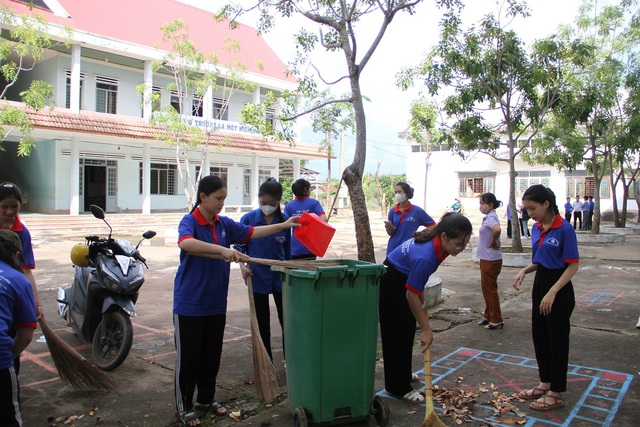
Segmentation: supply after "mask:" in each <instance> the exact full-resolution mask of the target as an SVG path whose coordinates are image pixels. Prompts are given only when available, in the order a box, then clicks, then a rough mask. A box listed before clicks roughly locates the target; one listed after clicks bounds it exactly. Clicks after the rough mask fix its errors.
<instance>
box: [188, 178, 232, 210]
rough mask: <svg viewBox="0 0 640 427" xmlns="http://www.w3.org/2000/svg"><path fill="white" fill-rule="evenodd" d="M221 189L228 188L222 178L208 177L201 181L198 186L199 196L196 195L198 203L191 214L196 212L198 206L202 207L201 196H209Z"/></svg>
mask: <svg viewBox="0 0 640 427" xmlns="http://www.w3.org/2000/svg"><path fill="white" fill-rule="evenodd" d="M221 188H227V186H226V185H225V183H224V181H223V180H222V178H220V177H219V176H216V175H207V176H205V177H204V178H202V179H201V180H200V183H199V184H198V194H197V195H196V197H197V198H196V203H195V204H194V205H193V209H191V213H193V211H195V210H196V209H197V208H198V206H200V202H202V200H200V194H202V193H204V195H205V196H208V195H209V194H211V193H215V192H216V191H218V190H220V189H221Z"/></svg>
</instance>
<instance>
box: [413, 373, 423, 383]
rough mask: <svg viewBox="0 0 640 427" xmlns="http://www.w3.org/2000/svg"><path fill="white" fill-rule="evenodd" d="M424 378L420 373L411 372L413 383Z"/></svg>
mask: <svg viewBox="0 0 640 427" xmlns="http://www.w3.org/2000/svg"><path fill="white" fill-rule="evenodd" d="M421 379H422V377H421V376H420V375H418V374H411V382H412V383H417V382H418V381H420V380H421Z"/></svg>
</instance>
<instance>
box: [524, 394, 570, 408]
mask: <svg viewBox="0 0 640 427" xmlns="http://www.w3.org/2000/svg"><path fill="white" fill-rule="evenodd" d="M549 398H551V399H554V400H553V403H548V402H547V401H546V399H549ZM541 399H542V402H540V401H538V400H536V401H534V402H531V405H529V408H530V409H533V410H534V411H550V410H552V409H558V408H562V407H563V406H564V400H562V398H561V397H556V396H549V395H548V394H546V395H544V396H542V398H541Z"/></svg>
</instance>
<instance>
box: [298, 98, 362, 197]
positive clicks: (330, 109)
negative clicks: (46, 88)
mask: <svg viewBox="0 0 640 427" xmlns="http://www.w3.org/2000/svg"><path fill="white" fill-rule="evenodd" d="M329 99H332V96H331V93H330V92H329V91H326V90H325V91H323V92H321V93H320V94H319V96H318V97H317V98H315V99H312V100H310V102H309V104H310V105H309V107H308V109H309V110H310V111H311V120H312V123H311V127H312V129H313V131H314V132H320V133H322V134H323V135H324V139H323V140H322V142H321V144H320V146H321V148H322V149H324V151H325V152H326V153H327V185H329V184H328V183H330V182H331V159H332V158H333V157H335V151H334V149H333V141H334V140H335V139H337V138H338V137H339V136H340V134H341V133H343V132H345V131H350V132H351V133H354V132H355V118H354V115H353V109H352V108H351V104H349V103H344V102H341V103H335V104H331V103H327V100H329ZM319 105H322V106H321V107H318V106H319ZM338 185H339V183H337V182H336V188H338V187H337V186H338ZM330 193H331V192H330V191H327V193H326V204H325V205H326V209H331V206H330V204H331V194H330Z"/></svg>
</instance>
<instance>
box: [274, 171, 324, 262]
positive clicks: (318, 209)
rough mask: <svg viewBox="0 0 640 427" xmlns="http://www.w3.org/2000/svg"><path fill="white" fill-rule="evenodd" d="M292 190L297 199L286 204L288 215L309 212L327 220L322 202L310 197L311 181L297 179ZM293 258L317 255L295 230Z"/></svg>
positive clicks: (292, 244)
mask: <svg viewBox="0 0 640 427" xmlns="http://www.w3.org/2000/svg"><path fill="white" fill-rule="evenodd" d="M291 191H293V195H294V196H295V199H293V200H292V201H290V202H289V203H287V204H286V205H285V207H284V213H285V214H286V215H289V216H294V215H302V214H303V213H304V212H308V213H314V214H316V215H318V216H319V217H320V218H322V219H323V220H325V221H326V220H327V217H326V215H325V213H324V209H322V206H321V205H320V202H319V201H317V200H316V199H312V198H311V197H309V194H310V193H311V183H310V182H309V181H307V180H306V179H302V178H300V179H298V180H296V181H295V182H294V183H293V184H292V185H291ZM291 259H316V256H315V255H314V254H312V253H311V251H310V250H309V249H307V248H306V246H304V245H303V244H302V242H300V240H298V239H297V238H296V232H295V230H294V231H293V235H292V237H291Z"/></svg>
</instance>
